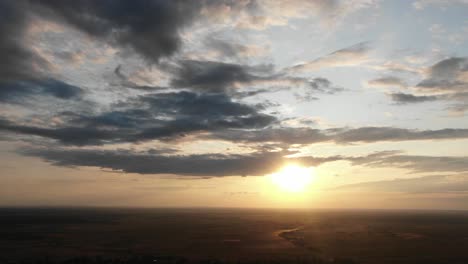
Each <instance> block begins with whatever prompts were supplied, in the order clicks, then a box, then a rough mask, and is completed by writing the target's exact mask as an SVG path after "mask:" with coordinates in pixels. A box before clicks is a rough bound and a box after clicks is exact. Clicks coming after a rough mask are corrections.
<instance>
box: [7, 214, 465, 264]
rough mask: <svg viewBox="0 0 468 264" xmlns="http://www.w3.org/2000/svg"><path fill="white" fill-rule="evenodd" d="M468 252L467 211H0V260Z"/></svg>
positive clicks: (426, 259)
mask: <svg viewBox="0 0 468 264" xmlns="http://www.w3.org/2000/svg"><path fill="white" fill-rule="evenodd" d="M467 249H468V213H467V212H441V211H440V212H425V211H336V210H335V211H325V210H319V211H317V210H310V211H300V210H266V209H261V210H260V209H257V210H254V209H248V210H247V209H0V256H1V258H0V263H1V262H2V261H18V260H37V259H43V258H45V257H48V258H49V259H68V258H72V257H77V256H104V257H128V256H134V255H148V254H150V255H156V256H181V257H185V258H188V259H190V260H200V259H220V260H225V261H237V260H244V261H247V260H277V259H296V260H297V259H302V260H307V259H309V258H314V257H320V258H322V259H325V260H331V259H336V258H346V259H352V260H354V261H356V262H357V263H376V264H386V263H468V250H467Z"/></svg>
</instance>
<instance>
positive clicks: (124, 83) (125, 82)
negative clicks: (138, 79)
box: [114, 65, 167, 92]
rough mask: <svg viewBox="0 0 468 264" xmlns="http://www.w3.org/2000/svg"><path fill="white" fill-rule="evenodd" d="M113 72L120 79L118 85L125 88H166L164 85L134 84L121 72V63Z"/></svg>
mask: <svg viewBox="0 0 468 264" xmlns="http://www.w3.org/2000/svg"><path fill="white" fill-rule="evenodd" d="M114 74H115V76H117V78H118V79H119V80H120V85H121V86H123V87H126V88H131V89H136V90H141V91H152V92H154V91H158V90H165V89H167V88H166V87H161V86H150V85H139V84H136V83H135V82H133V81H131V80H129V78H128V77H127V76H125V75H124V74H123V73H122V65H118V66H117V67H116V68H115V69H114Z"/></svg>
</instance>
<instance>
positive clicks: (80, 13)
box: [32, 0, 203, 62]
mask: <svg viewBox="0 0 468 264" xmlns="http://www.w3.org/2000/svg"><path fill="white" fill-rule="evenodd" d="M32 2H33V3H35V4H36V5H37V8H38V9H39V12H41V15H42V16H43V17H47V18H49V19H55V20H57V21H59V22H65V23H67V24H69V25H71V26H73V27H75V28H76V29H78V30H81V31H83V32H86V33H87V34H89V35H91V36H93V37H95V38H97V39H101V40H103V41H105V42H107V43H111V44H113V45H116V46H118V47H122V48H130V49H132V50H134V51H135V52H137V53H138V54H140V55H141V56H142V58H144V59H145V60H148V61H150V62H158V61H159V59H160V58H162V57H166V56H170V55H172V54H174V53H175V52H176V51H177V50H178V49H179V48H180V46H181V38H180V35H179V34H180V31H181V30H182V29H183V28H184V27H185V26H188V25H189V24H190V23H191V22H192V21H193V19H194V17H195V16H196V14H197V13H198V12H199V11H200V9H201V8H202V7H203V3H198V2H195V1H183V0H174V1H146V0H138V1H123V0H114V1H92V0H84V1H73V2H64V1H55V0H52V1H49V0H47V1H42V0H35V1H32Z"/></svg>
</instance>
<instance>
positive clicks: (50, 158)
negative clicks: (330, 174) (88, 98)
mask: <svg viewBox="0 0 468 264" xmlns="http://www.w3.org/2000/svg"><path fill="white" fill-rule="evenodd" d="M20 153H21V154H23V155H29V156H36V157H40V158H42V159H43V160H45V161H47V162H50V163H52V164H54V165H57V166H93V167H99V168H103V169H112V170H119V171H124V172H128V173H139V174H177V175H186V176H206V177H222V176H261V175H266V174H270V173H273V172H275V171H276V170H277V169H278V168H279V167H280V166H281V165H282V164H283V163H286V162H288V161H295V162H300V163H302V164H304V165H305V166H316V165H319V164H321V163H324V162H330V161H333V160H335V159H337V158H336V157H329V158H314V157H303V158H285V157H284V155H285V153H280V152H268V153H254V154H245V155H240V154H239V155H223V154H206V155H171V156H164V155H152V154H148V153H134V152H131V151H124V150H116V151H110V150H106V151H104V150H85V149H68V150H67V149H23V150H21V151H20Z"/></svg>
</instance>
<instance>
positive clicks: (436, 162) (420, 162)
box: [347, 151, 468, 173]
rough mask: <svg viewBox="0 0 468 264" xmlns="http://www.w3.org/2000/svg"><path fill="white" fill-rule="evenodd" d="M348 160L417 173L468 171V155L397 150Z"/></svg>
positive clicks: (358, 163)
mask: <svg viewBox="0 0 468 264" xmlns="http://www.w3.org/2000/svg"><path fill="white" fill-rule="evenodd" d="M347 160H348V161H350V162H351V163H352V164H353V165H362V166H368V167H389V168H402V169H407V170H410V171H412V172H416V173H423V172H456V173H464V172H468V157H460V156H453V157H450V156H448V157H444V156H441V157H438V156H418V155H404V154H401V153H399V152H397V151H383V152H377V153H374V154H371V155H368V156H363V157H351V158H348V159H347Z"/></svg>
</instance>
